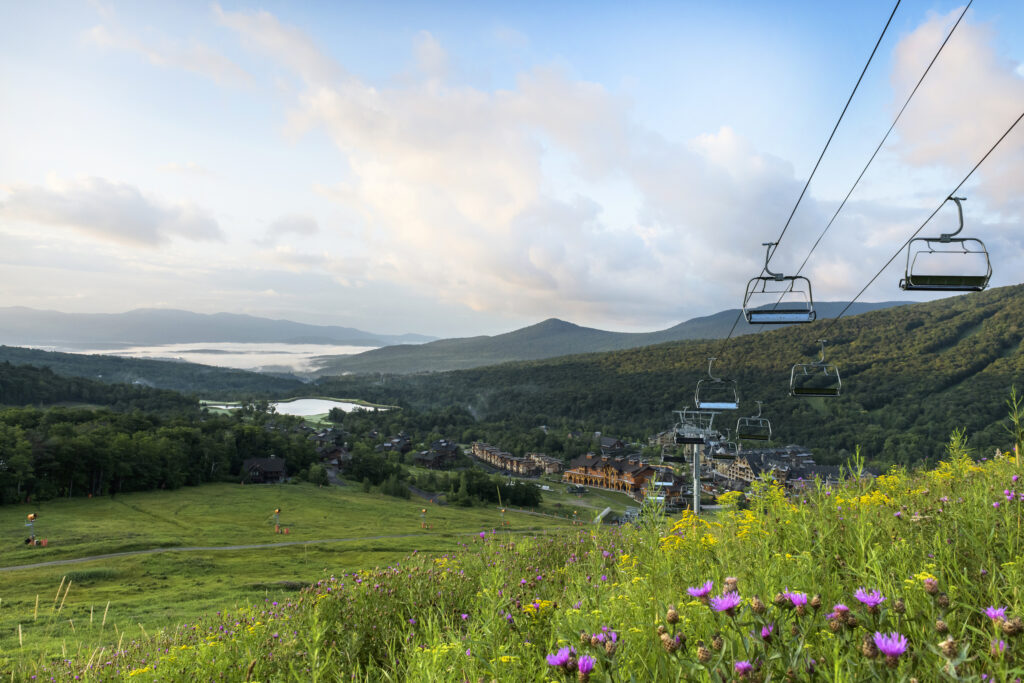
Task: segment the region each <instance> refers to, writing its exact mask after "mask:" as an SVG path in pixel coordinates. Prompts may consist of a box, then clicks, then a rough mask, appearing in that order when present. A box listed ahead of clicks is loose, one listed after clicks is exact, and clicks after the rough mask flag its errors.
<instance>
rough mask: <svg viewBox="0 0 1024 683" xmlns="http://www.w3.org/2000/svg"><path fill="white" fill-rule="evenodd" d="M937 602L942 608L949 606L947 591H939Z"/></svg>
mask: <svg viewBox="0 0 1024 683" xmlns="http://www.w3.org/2000/svg"><path fill="white" fill-rule="evenodd" d="M935 604H936V605H938V606H939V607H941V608H942V609H946V608H947V607H949V596H948V595H946V594H945V593H939V597H937V598H935Z"/></svg>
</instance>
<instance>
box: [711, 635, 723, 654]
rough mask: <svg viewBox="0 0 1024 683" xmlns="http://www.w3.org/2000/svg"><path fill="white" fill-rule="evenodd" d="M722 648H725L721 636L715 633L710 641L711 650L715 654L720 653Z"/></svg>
mask: <svg viewBox="0 0 1024 683" xmlns="http://www.w3.org/2000/svg"><path fill="white" fill-rule="evenodd" d="M723 647H725V641H724V640H722V634H721V633H716V634H715V635H714V637H713V638H712V639H711V649H713V650H714V651H715V652H720V651H721V649H722V648H723Z"/></svg>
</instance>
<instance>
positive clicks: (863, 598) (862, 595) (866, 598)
mask: <svg viewBox="0 0 1024 683" xmlns="http://www.w3.org/2000/svg"><path fill="white" fill-rule="evenodd" d="M853 597H855V598H857V600H859V601H860V602H861V603H863V604H864V605H865V606H867V608H868V611H869V612H871V613H872V614H877V613H878V606H879V605H881V604H882V603H883V602H885V596H883V595H882V593H881V592H880V591H879V590H878V589H875V590H873V591H871V592H870V593H869V592H868V591H866V590H864V587H863V586H861V587H860V588H858V589H857V592H856V593H854V594H853Z"/></svg>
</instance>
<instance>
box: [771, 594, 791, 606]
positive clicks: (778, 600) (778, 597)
mask: <svg viewBox="0 0 1024 683" xmlns="http://www.w3.org/2000/svg"><path fill="white" fill-rule="evenodd" d="M772 603H773V604H774V605H775V606H776V607H782V606H784V605H788V604H790V602H789V600H787V599H786V596H785V595H783V594H782V593H776V594H775V597H774V598H773V599H772Z"/></svg>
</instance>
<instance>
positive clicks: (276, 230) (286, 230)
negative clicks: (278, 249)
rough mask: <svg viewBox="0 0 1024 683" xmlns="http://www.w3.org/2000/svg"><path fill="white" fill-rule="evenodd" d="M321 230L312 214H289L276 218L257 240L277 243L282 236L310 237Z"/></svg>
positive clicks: (262, 242)
mask: <svg viewBox="0 0 1024 683" xmlns="http://www.w3.org/2000/svg"><path fill="white" fill-rule="evenodd" d="M318 232H320V226H319V224H317V222H316V219H315V218H313V217H312V216H305V215H301V214H289V215H286V216H280V217H279V218H277V219H275V220H274V221H273V222H272V223H271V224H270V225H269V226H267V230H266V232H265V233H264V235H263V237H262V238H261V239H259V240H256V243H257V244H262V245H270V244H274V243H276V242H277V241H278V240H279V239H280V238H282V237H286V236H288V235H298V236H300V237H310V236H312V235H315V234H316V233H318Z"/></svg>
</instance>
